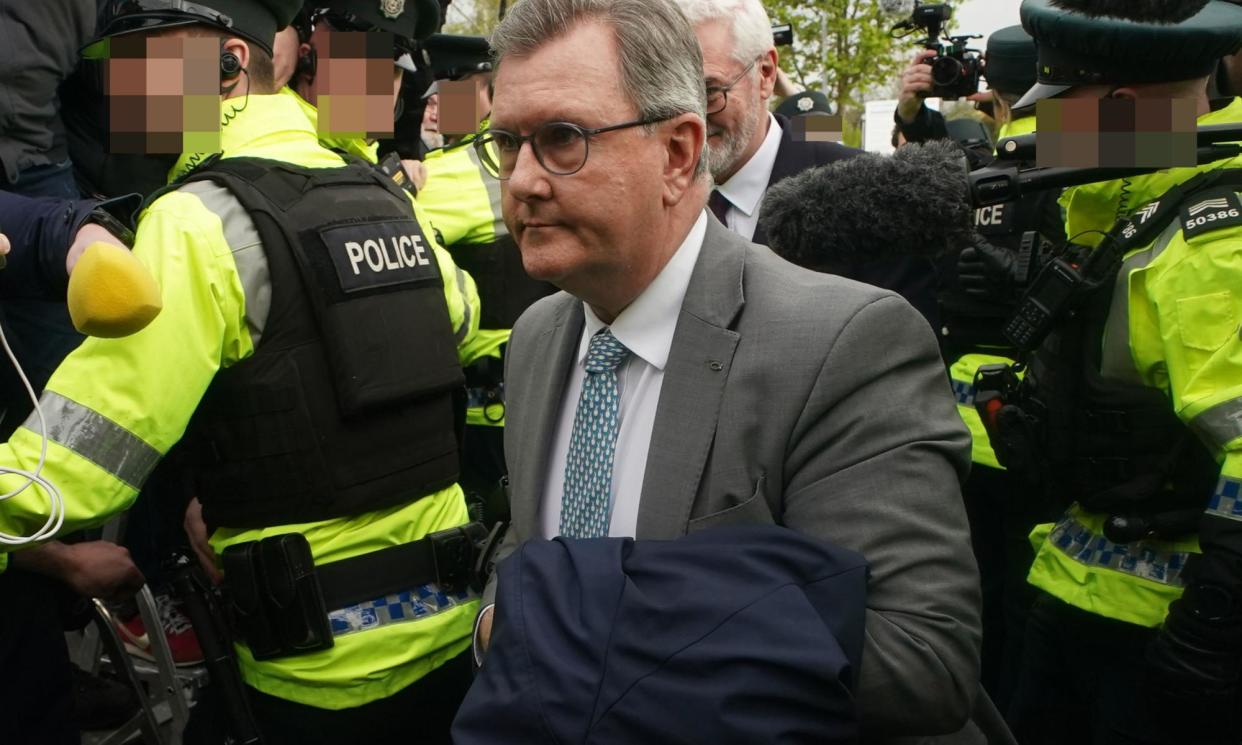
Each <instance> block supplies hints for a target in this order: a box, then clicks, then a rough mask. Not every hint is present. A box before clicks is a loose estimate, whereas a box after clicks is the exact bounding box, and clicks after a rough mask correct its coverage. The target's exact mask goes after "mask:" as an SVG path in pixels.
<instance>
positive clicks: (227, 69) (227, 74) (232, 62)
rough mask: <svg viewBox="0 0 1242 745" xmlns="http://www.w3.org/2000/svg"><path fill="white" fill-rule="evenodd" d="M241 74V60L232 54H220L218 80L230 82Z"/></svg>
mask: <svg viewBox="0 0 1242 745" xmlns="http://www.w3.org/2000/svg"><path fill="white" fill-rule="evenodd" d="M241 72H242V63H241V60H240V59H238V58H237V55H236V54H233V53H232V52H221V53H220V79H221V80H232V79H233V78H235V77H237V76H238V75H240V74H241Z"/></svg>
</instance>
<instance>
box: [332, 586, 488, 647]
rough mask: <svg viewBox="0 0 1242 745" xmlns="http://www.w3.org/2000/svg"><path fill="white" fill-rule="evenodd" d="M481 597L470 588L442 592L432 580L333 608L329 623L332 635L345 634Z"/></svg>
mask: <svg viewBox="0 0 1242 745" xmlns="http://www.w3.org/2000/svg"><path fill="white" fill-rule="evenodd" d="M478 597H479V596H478V594H477V593H475V592H472V591H470V590H466V591H463V592H455V593H447V592H443V591H442V590H441V589H440V588H439V586H438V585H436V584H435V583H432V584H427V585H422V586H419V587H415V588H414V589H412V590H406V591H404V592H398V593H394V594H392V595H385V596H384V597H382V598H376V599H375V600H368V601H367V602H365V603H358V604H357V605H350V606H347V607H345V608H340V609H338V610H334V611H331V612H330V613H328V623H329V624H330V625H331V626H332V636H346V635H348V634H356V633H358V632H359V631H370V630H371V629H375V628H379V627H380V626H387V625H389V624H394V623H407V622H409V621H421V620H422V619H424V618H429V617H431V616H434V615H436V614H437V613H443V612H444V611H447V610H452V609H453V608H456V607H458V606H460V605H462V604H463V603H468V602H470V601H472V600H476V599H477V598H478Z"/></svg>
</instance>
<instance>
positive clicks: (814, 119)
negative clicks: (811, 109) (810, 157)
mask: <svg viewBox="0 0 1242 745" xmlns="http://www.w3.org/2000/svg"><path fill="white" fill-rule="evenodd" d="M789 125H790V127H791V128H792V129H793V132H791V133H790V134H791V137H792V139H793V141H794V142H841V140H842V139H843V136H844V135H843V133H842V131H843V126H844V125H843V122H842V120H841V117H839V116H836V115H828V114H811V115H809V116H795V117H794V118H793V119H790V120H789Z"/></svg>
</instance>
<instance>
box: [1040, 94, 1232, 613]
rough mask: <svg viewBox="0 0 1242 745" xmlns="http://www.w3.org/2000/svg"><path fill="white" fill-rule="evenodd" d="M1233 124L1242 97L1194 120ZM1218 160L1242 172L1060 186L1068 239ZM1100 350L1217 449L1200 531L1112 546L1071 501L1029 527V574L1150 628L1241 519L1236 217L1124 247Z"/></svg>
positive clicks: (1089, 606)
mask: <svg viewBox="0 0 1242 745" xmlns="http://www.w3.org/2000/svg"><path fill="white" fill-rule="evenodd" d="M1232 122H1242V99H1235V100H1234V101H1233V103H1232V104H1230V105H1229V106H1228V107H1227V108H1224V109H1222V110H1220V111H1216V112H1212V113H1210V114H1207V115H1204V116H1202V117H1200V118H1199V124H1200V126H1203V125H1209V124H1222V123H1232ZM1216 168H1242V157H1239V158H1233V159H1231V160H1224V161H1217V162H1215V163H1211V164H1208V165H1205V166H1201V167H1199V168H1177V169H1169V170H1166V171H1161V172H1159V173H1155V174H1151V175H1149V176H1138V177H1134V178H1130V179H1126V180H1125V182H1126V183H1124V184H1123V183H1122V182H1121V181H1112V182H1107V183H1103V184H1090V185H1087V186H1082V187H1076V188H1073V189H1070V190H1067V193H1066V194H1065V195H1064V196H1063V198H1062V201H1063V204H1066V205H1068V207H1069V210H1070V213H1069V215H1068V220H1069V226H1070V231H1069V232H1070V234H1071V237H1073V234H1074V232H1075V230H1076V229H1077V230H1081V229H1084V228H1085V227H1087V226H1091V227H1092V228H1095V227H1100V226H1103V229H1105V230H1107V229H1108V228H1109V227H1111V222H1112V220H1113V217H1114V212H1113V211H1115V210H1117V209H1119V205H1120V206H1122V207H1124V206H1126V205H1128V209H1129V211H1130V212H1131V213H1132V212H1133V211H1135V210H1138V209H1139V208H1141V207H1142V206H1143V205H1144V204H1146V203H1148V202H1150V201H1152V200H1154V199H1157V198H1159V197H1160V196H1161V195H1162V194H1164V192H1165V191H1167V190H1168V189H1169V188H1171V187H1172V186H1174V185H1176V184H1180V183H1183V182H1185V181H1187V180H1189V179H1190V178H1191V177H1193V176H1195V175H1196V174H1198V173H1200V172H1203V171H1206V170H1211V169H1216ZM1123 196H1124V199H1125V205H1122V203H1121V202H1120V201H1118V199H1119V198H1121V197H1123ZM1192 201H1193V200H1192ZM1093 210H1094V211H1093ZM1125 214H1126V212H1125V211H1124V210H1123V211H1122V212H1121V215H1120V216H1125ZM1105 222H1108V223H1110V224H1109V225H1104V223H1105ZM1101 350H1102V355H1101V357H1102V370H1101V372H1102V373H1103V374H1105V375H1106V376H1109V377H1115V378H1119V379H1122V380H1127V381H1130V382H1134V383H1141V384H1144V385H1148V386H1151V387H1153V388H1157V389H1159V390H1161V391H1164V392H1165V393H1166V394H1167V395H1168V397H1169V404H1170V406H1172V407H1173V410H1174V411H1175V412H1176V413H1177V416H1178V418H1180V419H1181V420H1182V421H1183V422H1184V423H1186V425H1187V426H1189V427H1190V429H1191V430H1192V431H1194V432H1195V434H1196V435H1198V436H1199V438H1200V439H1201V440H1203V441H1204V442H1205V443H1207V444H1208V446H1209V447H1211V448H1212V449H1213V450H1214V452H1215V454H1216V456H1217V459H1218V460H1219V461H1220V465H1221V475H1220V479H1219V480H1218V482H1217V485H1216V488H1215V490H1214V492H1213V493H1212V494H1204V495H1203V504H1204V507H1205V511H1204V515H1203V518H1202V520H1201V522H1200V531H1199V535H1198V537H1189V538H1186V539H1183V540H1177V541H1157V540H1144V541H1137V542H1134V543H1129V544H1124V545H1119V544H1115V543H1112V542H1111V541H1109V540H1108V539H1107V538H1105V537H1104V535H1103V524H1104V520H1105V519H1106V516H1105V515H1098V514H1092V513H1088V512H1086V511H1085V510H1084V509H1082V507H1081V506H1079V505H1073V506H1072V507H1071V508H1070V509H1069V510H1068V511H1067V512H1066V514H1065V515H1064V516H1063V517H1062V518H1061V520H1060V521H1058V522H1057V523H1055V524H1047V525H1040V526H1038V527H1036V529H1035V531H1034V532H1032V534H1031V540H1032V542H1033V543H1034V545H1035V548H1036V557H1035V563H1034V565H1033V566H1032V568H1031V572H1030V575H1029V580H1030V582H1031V583H1032V584H1034V585H1035V586H1037V587H1039V588H1041V589H1043V590H1044V591H1046V592H1048V593H1050V594H1051V595H1054V596H1056V597H1058V598H1060V599H1061V600H1063V601H1065V602H1066V603H1069V604H1070V605H1074V606H1076V607H1078V608H1081V609H1083V610H1086V611H1088V612H1091V613H1095V614H1097V615H1101V616H1106V617H1108V618H1114V619H1117V620H1120V621H1127V622H1129V623H1134V624H1138V625H1140V626H1148V627H1155V626H1158V625H1160V624H1161V623H1162V622H1163V621H1164V618H1165V615H1167V613H1168V606H1169V603H1170V602H1172V601H1173V600H1175V599H1176V598H1178V597H1179V596H1180V595H1181V593H1182V589H1183V584H1182V577H1181V572H1182V569H1183V568H1184V567H1185V564H1186V560H1187V558H1188V557H1189V555H1190V554H1191V553H1196V552H1198V551H1199V550H1200V542H1201V541H1202V542H1203V550H1205V551H1207V550H1211V549H1212V545H1211V543H1210V541H1211V540H1213V538H1212V537H1213V536H1215V535H1217V529H1218V528H1219V527H1221V526H1223V525H1228V524H1229V521H1242V493H1240V491H1242V225H1234V226H1229V227H1223V228H1220V229H1217V230H1209V231H1206V232H1201V233H1198V234H1197V235H1195V236H1194V237H1192V238H1190V239H1187V238H1186V236H1185V234H1184V229H1183V220H1182V219H1181V218H1180V217H1179V218H1175V219H1174V220H1173V221H1172V222H1171V223H1170V224H1169V226H1168V228H1167V229H1166V230H1165V231H1164V232H1163V233H1162V234H1161V235H1160V236H1159V238H1157V239H1156V241H1155V242H1154V243H1153V244H1151V245H1150V246H1145V247H1143V248H1141V249H1137V250H1134V251H1131V252H1130V253H1129V254H1127V255H1126V257H1125V260H1124V263H1123V265H1122V269H1121V271H1120V272H1119V276H1118V279H1117V284H1116V295H1115V296H1114V299H1113V305H1112V308H1111V310H1110V312H1109V315H1108V318H1107V321H1106V327H1105V336H1104V339H1103V340H1102V348H1101ZM1219 521H1225V522H1223V523H1222V522H1219ZM1223 532H1228V531H1223ZM1233 548H1234V550H1236V547H1233Z"/></svg>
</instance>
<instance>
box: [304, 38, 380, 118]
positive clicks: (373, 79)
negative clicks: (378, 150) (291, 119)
mask: <svg viewBox="0 0 1242 745" xmlns="http://www.w3.org/2000/svg"><path fill="white" fill-rule="evenodd" d="M310 43H311V46H312V47H314V49H315V54H316V56H317V57H318V64H317V66H316V71H315V78H314V80H313V81H311V82H310V83H309V84H308V85H305V86H303V87H302V90H300V91H299V92H300V93H302V95H303V97H305V98H306V100H307V101H310V102H311V103H312V104H314V105H315V106H316V107H317V108H318V109H319V134H320V136H323V137H349V138H357V137H361V138H366V139H379V138H383V137H392V134H393V123H394V121H395V117H394V110H395V105H396V98H397V94H398V92H399V89H400V85H401V77H400V76H401V70H400V68H397V67H395V66H394V65H393V57H394V53H395V51H396V43H395V41H394V39H393V35H392V34H388V33H381V32H377V31H337V30H335V29H333V28H331V27H330V26H328V25H327V24H318V25H316V27H315V32H314V33H313V34H312V35H311V41H310Z"/></svg>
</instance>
